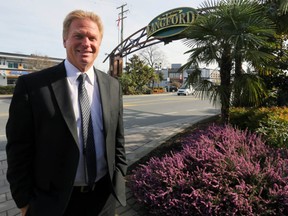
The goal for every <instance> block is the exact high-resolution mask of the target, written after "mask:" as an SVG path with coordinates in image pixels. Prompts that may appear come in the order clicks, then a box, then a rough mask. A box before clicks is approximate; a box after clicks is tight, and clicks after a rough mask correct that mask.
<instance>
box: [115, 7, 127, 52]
mask: <svg viewBox="0 0 288 216" xmlns="http://www.w3.org/2000/svg"><path fill="white" fill-rule="evenodd" d="M126 5H127V4H123V5H121V6H120V7H117V9H121V12H120V13H119V14H118V15H119V16H120V17H119V18H118V22H121V41H120V43H121V44H122V42H123V29H124V24H123V23H124V22H123V20H124V19H125V18H127V17H124V13H126V12H127V11H128V10H125V11H124V7H125V6H126ZM121 48H123V44H122V45H121Z"/></svg>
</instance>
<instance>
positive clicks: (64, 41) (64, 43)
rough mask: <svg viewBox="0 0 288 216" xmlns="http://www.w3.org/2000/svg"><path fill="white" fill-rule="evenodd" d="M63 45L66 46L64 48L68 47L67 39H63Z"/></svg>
mask: <svg viewBox="0 0 288 216" xmlns="http://www.w3.org/2000/svg"><path fill="white" fill-rule="evenodd" d="M63 46H64V48H66V40H65V39H63Z"/></svg>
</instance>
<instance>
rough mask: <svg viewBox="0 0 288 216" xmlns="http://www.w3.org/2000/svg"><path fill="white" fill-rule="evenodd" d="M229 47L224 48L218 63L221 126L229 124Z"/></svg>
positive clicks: (230, 64) (230, 67)
mask: <svg viewBox="0 0 288 216" xmlns="http://www.w3.org/2000/svg"><path fill="white" fill-rule="evenodd" d="M230 50H231V49H230V47H229V46H228V47H227V46H226V47H225V48H224V51H223V55H222V57H221V62H220V64H219V65H220V78H221V83H220V101H221V122H222V123H223V124H228V123H229V109H230V98H231V69H232V59H231V53H230Z"/></svg>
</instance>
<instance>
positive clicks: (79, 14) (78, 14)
mask: <svg viewBox="0 0 288 216" xmlns="http://www.w3.org/2000/svg"><path fill="white" fill-rule="evenodd" d="M85 18H88V19H90V20H91V21H93V22H95V23H96V24H97V26H98V29H99V32H100V36H101V39H102V37H103V24H102V20H101V18H100V17H99V16H98V15H97V14H95V13H93V12H91V11H83V10H74V11H71V12H70V13H69V14H68V15H67V16H66V18H65V19H64V22H63V33H62V36H63V39H64V38H66V37H67V35H68V31H69V28H70V25H71V23H72V21H73V20H75V19H85Z"/></svg>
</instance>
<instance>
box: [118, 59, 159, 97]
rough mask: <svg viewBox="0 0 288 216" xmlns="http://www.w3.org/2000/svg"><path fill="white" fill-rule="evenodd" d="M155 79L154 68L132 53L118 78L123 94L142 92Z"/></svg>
mask: <svg viewBox="0 0 288 216" xmlns="http://www.w3.org/2000/svg"><path fill="white" fill-rule="evenodd" d="M154 79H155V75H154V69H153V68H151V67H149V66H148V65H147V64H145V62H144V61H142V60H141V59H140V58H139V57H138V56H137V55H133V57H132V58H130V59H129V62H127V64H126V68H125V70H124V73H123V74H122V77H120V78H119V81H120V82H121V85H122V89H123V93H124V94H143V93H146V92H147V86H149V84H150V83H151V81H152V80H154Z"/></svg>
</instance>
